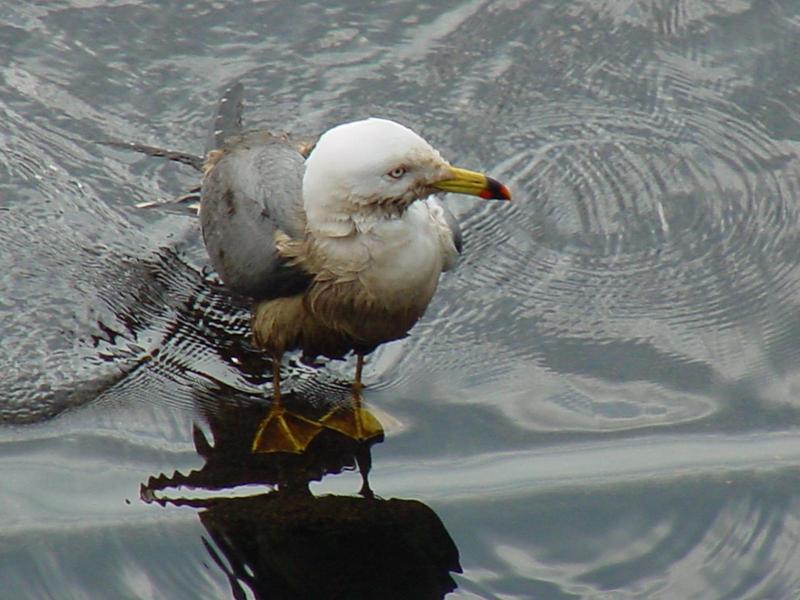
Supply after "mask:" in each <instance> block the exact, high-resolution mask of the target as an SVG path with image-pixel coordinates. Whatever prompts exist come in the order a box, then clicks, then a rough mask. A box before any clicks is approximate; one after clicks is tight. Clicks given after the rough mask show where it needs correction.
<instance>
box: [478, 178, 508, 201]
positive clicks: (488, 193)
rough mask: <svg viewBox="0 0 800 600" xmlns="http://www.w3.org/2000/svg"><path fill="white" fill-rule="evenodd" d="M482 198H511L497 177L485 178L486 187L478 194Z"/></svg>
mask: <svg viewBox="0 0 800 600" xmlns="http://www.w3.org/2000/svg"><path fill="white" fill-rule="evenodd" d="M478 195H479V196H480V197H481V198H483V199H484V200H511V192H510V191H509V189H508V188H507V187H506V186H504V185H503V184H502V183H500V182H499V181H497V179H492V178H491V177H487V178H486V189H485V190H481V193H480V194H478Z"/></svg>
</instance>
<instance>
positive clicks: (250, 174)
mask: <svg viewBox="0 0 800 600" xmlns="http://www.w3.org/2000/svg"><path fill="white" fill-rule="evenodd" d="M304 160H305V159H304V158H303V156H302V155H301V154H300V153H299V152H298V151H297V150H296V149H295V148H294V147H292V146H291V145H290V144H289V143H288V142H287V141H286V139H285V138H284V137H277V136H273V135H272V134H270V133H268V132H263V131H260V132H252V133H249V134H244V135H242V136H237V137H234V138H231V139H229V140H228V141H227V142H226V144H225V147H224V148H223V149H222V150H221V151H220V152H219V154H218V158H217V157H215V160H214V161H213V163H212V164H211V165H210V169H209V170H208V172H207V175H206V178H205V180H204V181H203V188H202V193H201V203H200V225H201V227H202V231H203V240H204V242H205V245H206V249H207V250H208V255H209V258H210V259H211V264H212V265H213V266H214V268H215V269H216V271H217V273H218V274H219V276H220V278H221V279H222V281H223V282H224V283H225V285H226V286H227V287H228V288H230V289H231V290H232V291H234V292H236V293H238V294H242V295H245V296H252V297H254V298H257V299H268V298H277V297H281V296H288V295H294V294H298V293H300V292H302V291H303V290H304V289H305V288H306V287H307V286H308V284H309V283H310V276H309V275H308V274H307V273H305V272H304V271H302V270H301V269H299V268H297V267H292V266H290V265H288V264H286V263H285V261H283V259H282V258H281V257H280V256H279V255H278V252H277V250H276V249H275V233H276V232H277V231H278V230H280V231H283V232H284V233H286V234H288V235H289V236H290V237H293V238H301V237H302V236H303V235H304V233H305V212H304V211H303V204H302V194H301V189H302V182H303V164H304Z"/></svg>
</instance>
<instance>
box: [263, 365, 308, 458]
mask: <svg viewBox="0 0 800 600" xmlns="http://www.w3.org/2000/svg"><path fill="white" fill-rule="evenodd" d="M282 358H283V353H278V352H276V353H275V354H273V355H272V405H271V406H270V409H269V413H267V416H266V417H265V418H264V420H263V421H261V424H260V425H259V426H258V430H257V431H256V435H255V437H254V438H253V444H252V447H251V450H252V451H253V452H293V453H295V454H299V453H301V452H303V451H304V450H305V449H306V447H307V446H308V444H309V443H310V442H311V440H312V439H314V437H316V435H317V434H318V433H319V432H320V431H321V430H322V426H321V425H320V424H319V423H317V422H316V421H312V420H311V419H307V418H306V417H303V416H301V415H298V414H295V413H293V412H290V411H287V410H286V408H284V406H283V399H282V396H281V359H282Z"/></svg>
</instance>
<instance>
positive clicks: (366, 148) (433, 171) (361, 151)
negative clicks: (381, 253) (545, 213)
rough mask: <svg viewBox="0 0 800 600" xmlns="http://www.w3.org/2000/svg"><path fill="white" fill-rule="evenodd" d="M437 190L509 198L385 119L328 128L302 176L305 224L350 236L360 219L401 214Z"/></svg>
mask: <svg viewBox="0 0 800 600" xmlns="http://www.w3.org/2000/svg"><path fill="white" fill-rule="evenodd" d="M436 191H451V192H456V193H465V194H472V195H479V196H482V197H484V198H504V199H510V197H511V196H510V194H509V192H508V189H507V188H506V187H505V186H503V185H502V184H499V183H498V182H496V181H495V180H493V179H490V178H487V177H486V176H485V175H481V174H480V173H474V172H472V171H466V170H465V169H458V168H455V167H452V166H451V165H450V164H449V163H448V162H447V161H445V160H444V159H443V158H442V156H441V155H440V154H439V152H438V151H437V150H435V149H434V148H433V147H432V146H431V145H430V144H429V143H428V142H426V141H425V140H424V139H422V138H421V137H420V136H419V135H417V134H416V133H414V132H413V131H411V130H410V129H409V128H408V127H405V126H403V125H400V124H399V123H395V122H394V121H389V120H387V119H376V118H371V119H365V120H363V121H354V122H351V123H345V124H343V125H338V126H337V127H334V128H332V129H329V130H328V131H327V132H325V133H324V134H323V135H322V136H321V137H320V139H319V141H318V142H317V144H316V146H315V147H314V150H313V151H312V152H311V154H310V155H309V157H308V159H307V160H306V167H305V174H304V176H303V205H304V207H305V211H306V217H307V219H308V224H309V226H310V227H311V228H322V229H326V230H334V229H339V230H344V229H346V230H348V231H349V229H350V227H349V222H350V221H351V220H352V219H354V218H358V216H359V215H361V216H367V215H368V216H374V217H380V216H396V215H401V214H402V213H403V212H404V211H405V209H406V208H408V206H409V205H410V204H411V203H412V202H414V201H415V200H418V199H421V198H425V197H427V196H429V195H430V194H432V193H434V192H436ZM341 225H348V226H347V227H344V228H343V227H341ZM330 232H331V233H332V234H334V235H335V233H334V232H333V231H330ZM343 235H344V233H343Z"/></svg>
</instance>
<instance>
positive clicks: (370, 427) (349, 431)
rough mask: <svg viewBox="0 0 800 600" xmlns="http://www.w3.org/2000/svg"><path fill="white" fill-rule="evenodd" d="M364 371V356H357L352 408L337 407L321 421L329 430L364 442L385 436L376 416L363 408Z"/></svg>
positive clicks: (352, 387)
mask: <svg viewBox="0 0 800 600" xmlns="http://www.w3.org/2000/svg"><path fill="white" fill-rule="evenodd" d="M363 370H364V355H363V354H356V376H355V379H354V380H353V383H352V384H351V389H352V390H353V396H352V400H353V403H352V405H351V406H337V407H336V408H334V409H333V410H331V411H330V412H329V413H328V414H327V415H325V416H324V417H323V418H322V419H320V423H322V425H324V426H325V427H327V428H328V429H334V430H336V431H338V432H339V433H342V434H344V435H346V436H347V437H349V438H352V439H354V440H358V441H359V442H363V441H366V440H371V439H373V438H377V437H379V436H382V435H383V427H381V424H380V422H379V421H378V419H376V418H375V416H374V415H373V414H372V413H371V412H369V411H368V410H367V409H366V408H363V407H362V406H361V400H362V394H361V392H362V391H363V390H364V384H363V383H361V374H362V371H363Z"/></svg>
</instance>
